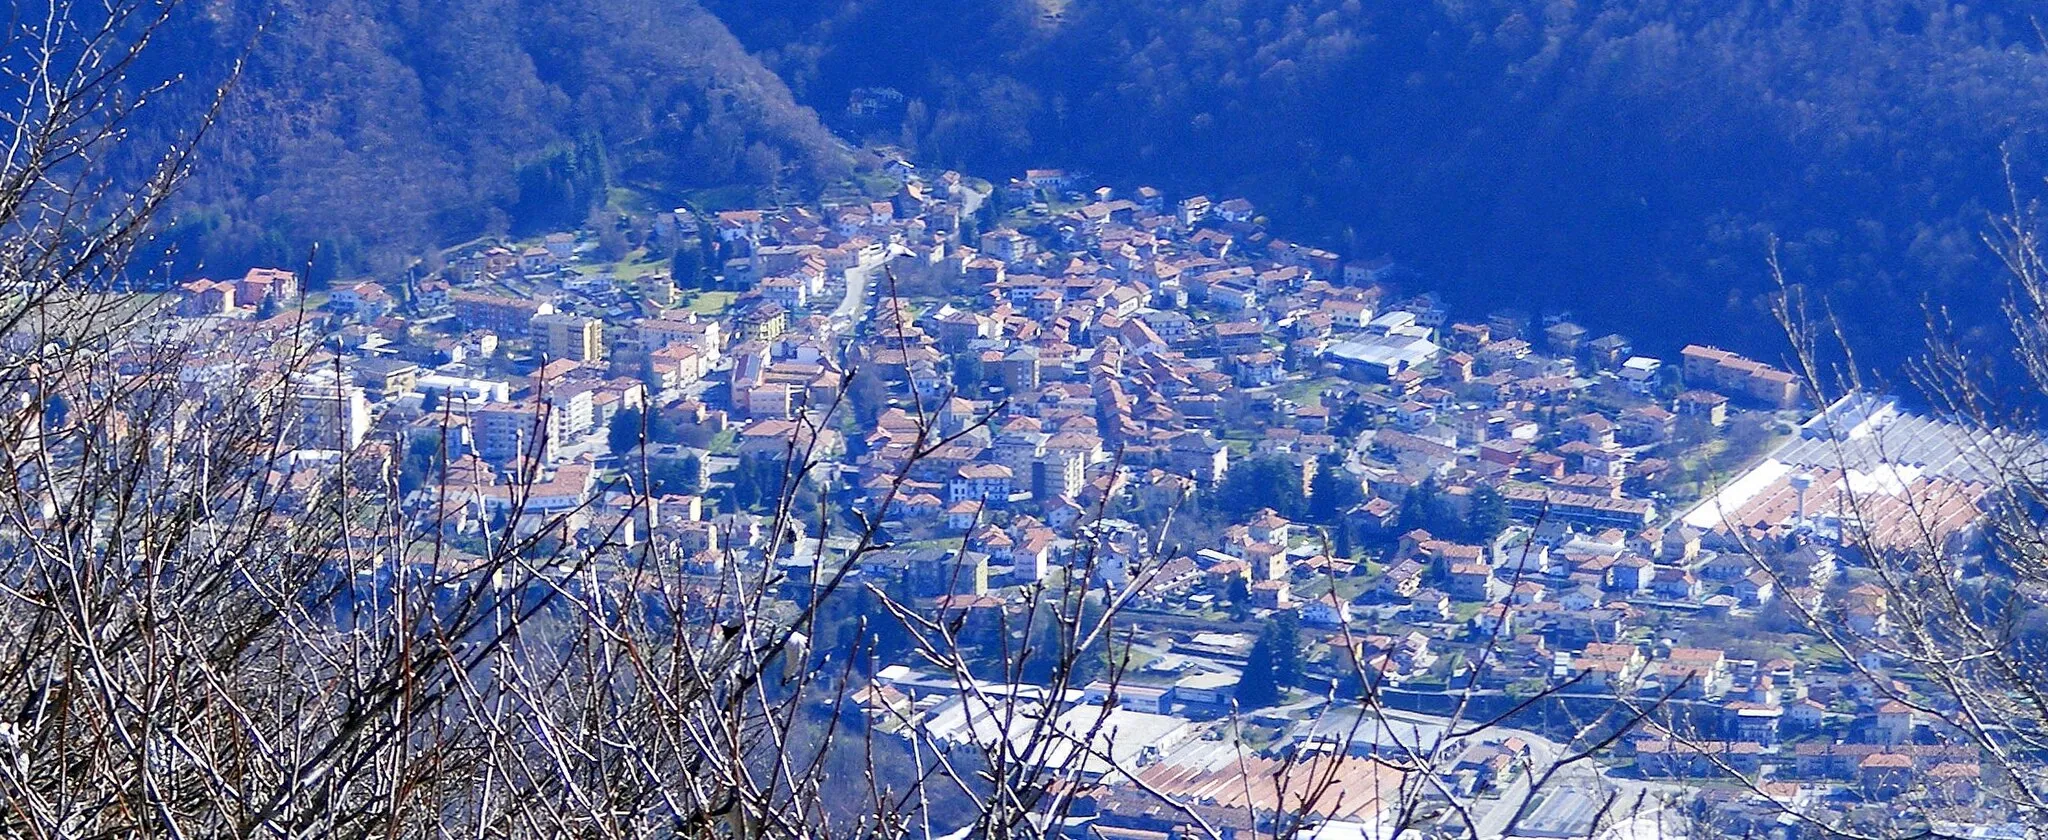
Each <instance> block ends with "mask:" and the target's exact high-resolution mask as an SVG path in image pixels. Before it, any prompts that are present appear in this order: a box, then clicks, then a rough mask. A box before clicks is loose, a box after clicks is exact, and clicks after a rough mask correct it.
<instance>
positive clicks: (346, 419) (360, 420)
mask: <svg viewBox="0 0 2048 840" xmlns="http://www.w3.org/2000/svg"><path fill="white" fill-rule="evenodd" d="M298 403H299V444H300V445H301V446H304V447H306V448H309V449H338V450H342V451H351V450H354V449H355V448H356V447H358V446H361V445H363V437H364V436H365V435H367V434H369V433H370V401H369V400H368V399H366V398H365V397H364V396H363V389H362V388H360V387H357V386H355V385H346V384H342V383H338V382H335V381H333V380H332V379H325V378H323V379H317V380H312V381H307V382H302V383H300V385H299V389H298Z"/></svg>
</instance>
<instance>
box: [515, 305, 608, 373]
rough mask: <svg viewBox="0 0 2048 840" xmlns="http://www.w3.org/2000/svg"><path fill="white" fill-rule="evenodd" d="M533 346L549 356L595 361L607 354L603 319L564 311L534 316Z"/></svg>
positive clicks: (531, 325)
mask: <svg viewBox="0 0 2048 840" xmlns="http://www.w3.org/2000/svg"><path fill="white" fill-rule="evenodd" d="M528 326H529V328H530V332H529V334H530V335H531V337H532V339H533V349H534V350H535V352H538V353H541V354H543V355H545V356H547V357H548V358H550V359H568V360H570V361H572V362H594V361H597V360H599V359H602V358H604V322H603V321H599V320H597V319H596V318H585V317H583V316H581V315H568V314H562V313H544V314H540V315H535V316H533V320H532V321H531V322H529V324H528Z"/></svg>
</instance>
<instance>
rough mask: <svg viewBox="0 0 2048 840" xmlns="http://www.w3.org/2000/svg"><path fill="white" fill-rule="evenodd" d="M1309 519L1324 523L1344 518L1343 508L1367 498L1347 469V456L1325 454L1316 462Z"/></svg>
mask: <svg viewBox="0 0 2048 840" xmlns="http://www.w3.org/2000/svg"><path fill="white" fill-rule="evenodd" d="M1309 488H1310V490H1309V497H1308V519H1309V521H1310V522H1320V523H1323V524H1325V525H1328V524H1332V523H1335V522H1337V521H1338V520H1339V519H1342V518H1343V516H1344V512H1345V511H1347V510H1350V509H1351V507H1352V506H1353V505H1356V504H1358V503H1359V502H1360V501H1363V499H1364V495H1365V493H1364V489H1363V488H1362V487H1361V486H1360V485H1359V483H1358V481H1357V480H1355V479H1353V478H1352V477H1351V473H1350V472H1348V471H1346V470H1345V469H1344V459H1342V458H1340V457H1337V456H1336V455H1334V454H1332V455H1324V456H1323V457H1322V460H1321V462H1320V463H1319V464H1318V465H1317V469H1316V477H1315V480H1314V481H1312V482H1310V483H1309Z"/></svg>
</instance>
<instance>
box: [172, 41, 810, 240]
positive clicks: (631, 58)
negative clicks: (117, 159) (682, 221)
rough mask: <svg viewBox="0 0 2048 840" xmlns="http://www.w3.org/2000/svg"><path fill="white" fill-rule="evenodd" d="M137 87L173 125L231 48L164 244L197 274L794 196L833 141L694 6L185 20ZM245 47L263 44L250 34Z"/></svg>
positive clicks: (179, 124)
mask: <svg viewBox="0 0 2048 840" xmlns="http://www.w3.org/2000/svg"><path fill="white" fill-rule="evenodd" d="M176 26H177V29H176V30H175V31H173V32H172V33H170V35H171V38H170V40H173V41H175V42H176V43H178V44H179V45H180V46H181V47H184V48H183V49H176V50H168V49H167V50H163V51H160V52H159V53H158V54H156V55H155V56H153V58H155V60H156V61H157V62H158V65H157V66H151V67H148V68H145V72H144V73H142V74H139V75H140V76H141V77H143V78H167V77H169V76H171V75H173V74H179V73H182V74H184V75H185V77H186V78H187V79H189V80H191V82H190V83H188V84H184V85H181V86H179V87H177V88H176V89H175V90H176V94H177V96H178V97H179V99H178V100H176V101H173V102H172V103H170V104H169V105H167V106H165V107H162V108H159V109H157V110H156V113H157V114H159V115H161V116H162V119H161V122H162V125H161V126H157V127H156V128H157V129H158V130H162V131H169V130H175V129H179V128H183V127H185V126H186V125H188V124H189V120H190V114H191V113H192V112H193V111H194V110H195V108H196V107H197V104H198V103H201V102H203V100H204V97H206V96H207V95H208V94H209V93H210V90H209V87H210V86H211V85H213V84H215V83H217V82H218V81H220V80H222V79H225V78H227V74H228V69H229V67H230V66H231V63H232V61H233V60H234V59H235V58H236V57H237V56H238V55H240V54H242V52H243V50H244V48H245V46H248V45H253V46H252V47H251V49H250V54H249V60H248V67H247V70H246V72H245V73H244V74H243V75H242V77H241V78H240V79H239V80H238V82H237V83H236V84H235V86H234V88H233V91H232V95H231V96H230V98H229V100H228V107H227V110H226V112H225V114H224V115H223V119H222V121H221V123H220V125H219V127H218V129H217V130H216V131H215V132H214V133H213V134H212V135H211V136H210V137H209V139H208V141H207V143H206V144H205V152H206V155H205V158H204V159H203V160H202V161H201V163H200V165H199V166H198V167H197V168H196V174H195V180H194V182H193V184H192V190H191V191H190V192H189V193H188V201H187V203H186V206H184V207H183V208H181V211H180V213H179V220H178V226H177V227H176V228H175V229H174V230H173V231H172V232H171V234H170V236H169V238H168V242H170V243H174V244H176V245H177V246H178V248H180V249H181V255H182V257H183V258H184V268H185V270H191V269H192V267H193V265H194V264H195V263H199V262H201V261H208V262H212V263H218V264H224V265H226V266H229V267H232V266H233V265H236V264H247V263H251V262H255V263H273V264H275V263H283V264H297V263H298V261H300V260H303V259H305V258H306V254H307V253H308V247H307V246H308V245H309V244H310V243H312V242H316V241H317V242H322V243H326V244H328V245H329V247H328V248H326V249H325V250H324V251H323V252H322V253H323V254H324V256H323V260H325V261H329V262H330V263H333V265H332V266H331V267H332V268H334V269H337V270H385V271H388V270H390V269H391V268H393V267H394V266H396V265H400V264H402V261H403V260H405V259H407V258H409V257H411V256H414V255H416V254H418V253H420V251H421V250H422V249H424V248H426V247H428V246H431V245H435V244H446V243H448V242H450V241H459V240H461V239H465V238H468V237H472V236H475V235H478V234H480V233H486V232H502V231H506V230H518V229H521V228H524V229H539V228H545V227H551V226H573V225H575V224H578V223H581V222H582V221H583V219H584V218H585V215H586V214H587V213H588V212H589V211H590V210H591V209H593V208H595V207H597V206H600V205H602V204H603V203H604V201H605V199H606V197H607V190H608V189H610V188H612V187H617V186H632V187H640V188H643V189H645V190H646V191H648V192H651V193H653V194H654V195H657V196H675V195H678V194H681V193H682V191H685V190H689V189H696V188H711V187H730V186H733V185H742V186H749V187H755V188H765V187H770V186H791V187H804V186H808V185H813V184H817V183H823V182H829V181H832V180H836V179H838V178H840V177H842V176H843V175H844V174H845V173H846V168H847V166H848V157H847V152H846V149H845V147H844V145H843V144H842V143H841V142H840V141H839V140H838V139H837V138H836V137H834V136H833V135H832V133H831V132H830V131H828V130H827V129H826V128H825V127H824V126H823V125H822V124H821V123H820V122H819V121H818V119H817V116H816V114H815V113H814V112H812V111H811V110H810V109H809V108H806V107H803V106H800V105H798V104H797V103H795V102H794V101H793V100H792V99H791V97H790V94H789V91H788V89H787V88H786V87H784V86H783V84H782V82H781V80H780V79H778V78H777V77H776V75H775V74H774V73H772V72H770V71H768V70H766V69H765V68H763V67H762V66H761V65H760V63H759V62H758V61H756V60H755V59H754V58H753V57H752V56H750V55H748V54H747V52H746V51H745V50H744V49H742V48H741V46H740V45H739V43H738V42H737V41H735V40H734V39H733V37H732V35H731V34H730V33H729V32H727V31H726V29H725V27H724V26H723V25H722V24H720V23H719V21H718V20H717V19H716V18H715V17H713V16H711V15H710V14H708V13H707V12H705V11H704V9H703V8H701V7H699V6H697V5H696V4H695V3H694V2H692V0H576V2H570V3H554V2H542V1H541V0H441V2H416V0H318V2H315V1H314V0H284V2H267V0H266V1H265V2H258V0H222V2H215V3H207V4H188V5H187V6H186V8H185V14H183V15H182V16H181V17H180V18H179V19H178V20H177V22H176ZM259 33H260V34H259Z"/></svg>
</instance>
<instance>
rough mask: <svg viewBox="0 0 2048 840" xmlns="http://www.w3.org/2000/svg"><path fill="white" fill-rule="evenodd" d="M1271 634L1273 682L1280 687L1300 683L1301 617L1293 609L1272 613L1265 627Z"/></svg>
mask: <svg viewBox="0 0 2048 840" xmlns="http://www.w3.org/2000/svg"><path fill="white" fill-rule="evenodd" d="M1267 629H1268V630H1269V631H1270V632H1271V633H1272V634H1273V682H1274V683H1276V684H1278V685H1279V686H1281V687H1283V688H1284V687H1286V686H1292V685H1300V684H1301V675H1302V662H1301V619H1300V617H1299V616H1298V615H1296V613H1295V611H1294V610H1281V611H1279V612H1277V613H1274V614H1273V622H1272V624H1271V625H1270V626H1269V627H1268V628H1267Z"/></svg>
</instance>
